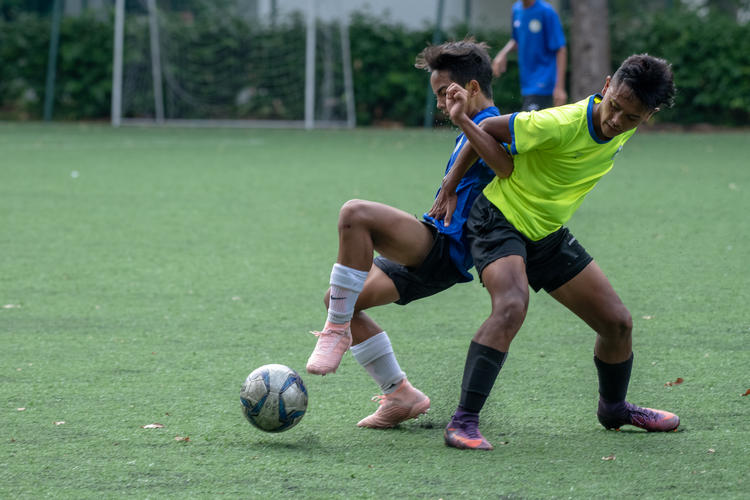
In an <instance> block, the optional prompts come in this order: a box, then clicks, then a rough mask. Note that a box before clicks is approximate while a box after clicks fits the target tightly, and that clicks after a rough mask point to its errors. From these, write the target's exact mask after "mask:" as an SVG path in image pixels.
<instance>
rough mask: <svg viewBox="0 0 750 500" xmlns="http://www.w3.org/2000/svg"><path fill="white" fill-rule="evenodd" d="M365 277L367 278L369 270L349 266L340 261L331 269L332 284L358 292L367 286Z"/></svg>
mask: <svg viewBox="0 0 750 500" xmlns="http://www.w3.org/2000/svg"><path fill="white" fill-rule="evenodd" d="M365 279H367V271H360V270H358V269H354V268H352V267H347V266H344V265H342V264H339V263H338V262H337V263H335V264H334V265H333V269H331V281H330V284H331V285H334V286H340V287H341V288H346V289H347V290H352V291H354V292H357V293H359V292H361V291H362V288H363V287H364V286H365Z"/></svg>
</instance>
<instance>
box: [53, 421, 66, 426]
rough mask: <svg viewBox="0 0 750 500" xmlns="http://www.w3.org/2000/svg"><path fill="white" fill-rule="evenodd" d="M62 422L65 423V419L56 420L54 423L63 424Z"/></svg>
mask: <svg viewBox="0 0 750 500" xmlns="http://www.w3.org/2000/svg"><path fill="white" fill-rule="evenodd" d="M63 424H65V420H58V421H57V422H55V425H63Z"/></svg>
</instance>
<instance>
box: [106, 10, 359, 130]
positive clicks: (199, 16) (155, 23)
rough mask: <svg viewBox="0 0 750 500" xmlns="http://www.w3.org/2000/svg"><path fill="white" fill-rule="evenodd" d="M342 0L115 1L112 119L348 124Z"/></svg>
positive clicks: (348, 68) (351, 113) (350, 102)
mask: <svg viewBox="0 0 750 500" xmlns="http://www.w3.org/2000/svg"><path fill="white" fill-rule="evenodd" d="M342 1H344V0H306V2H307V3H306V10H305V11H304V12H292V13H288V12H287V13H285V14H284V15H283V16H279V15H278V14H277V13H276V12H275V9H273V10H274V12H272V13H271V14H269V13H268V12H262V9H260V8H259V7H258V5H259V3H258V2H247V1H242V0H219V1H211V0H194V1H193V2H191V3H190V4H191V7H190V8H189V9H184V10H182V11H175V10H170V9H169V6H168V5H171V3H169V2H165V3H164V6H160V5H159V2H158V0H115V25H114V44H113V47H114V48H113V57H112V61H113V70H112V115H111V123H112V125H113V126H115V127H118V126H121V125H129V124H136V125H171V126H224V127H267V128H302V127H304V128H308V129H309V128H330V127H349V128H351V127H354V126H355V124H356V118H355V104H354V84H353V75H352V65H351V53H350V43H349V27H348V20H347V19H346V18H345V15H343V14H342V13H343V12H344V9H343V8H341V2H342ZM248 5H249V6H250V7H248Z"/></svg>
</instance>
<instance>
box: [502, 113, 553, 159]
mask: <svg viewBox="0 0 750 500" xmlns="http://www.w3.org/2000/svg"><path fill="white" fill-rule="evenodd" d="M510 138H511V143H510V153H511V154H513V155H517V154H522V153H528V152H529V151H533V150H535V149H539V150H549V149H553V148H555V147H556V146H558V145H559V144H560V142H561V137H560V124H559V122H558V120H557V118H556V116H555V115H554V113H551V112H549V111H548V110H541V111H533V112H527V111H522V112H520V113H513V114H512V115H511V117H510Z"/></svg>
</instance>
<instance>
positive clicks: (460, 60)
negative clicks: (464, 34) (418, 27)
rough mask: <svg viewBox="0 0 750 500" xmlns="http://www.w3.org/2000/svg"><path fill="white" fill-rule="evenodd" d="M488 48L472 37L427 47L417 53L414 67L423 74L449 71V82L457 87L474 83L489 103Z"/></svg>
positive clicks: (489, 73)
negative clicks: (456, 84)
mask: <svg viewBox="0 0 750 500" xmlns="http://www.w3.org/2000/svg"><path fill="white" fill-rule="evenodd" d="M488 48H489V46H488V45H487V44H486V43H484V42H477V41H476V40H474V38H473V37H468V38H465V39H463V40H461V41H460V42H446V43H443V44H440V45H428V46H427V47H426V48H425V49H424V50H423V51H422V52H420V53H419V55H418V56H417V60H416V63H415V64H414V66H416V67H417V68H419V69H425V70H427V71H442V70H447V71H450V75H451V80H453V81H454V82H456V83H458V84H459V85H466V84H467V83H469V82H470V81H472V80H476V81H477V83H479V88H480V89H481V90H482V93H483V94H484V95H485V96H487V97H489V98H490V99H492V61H491V60H490V56H489V54H488V53H487V49H488Z"/></svg>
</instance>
